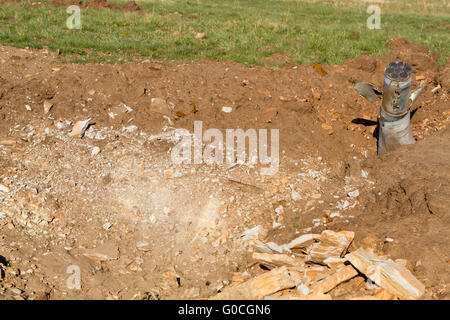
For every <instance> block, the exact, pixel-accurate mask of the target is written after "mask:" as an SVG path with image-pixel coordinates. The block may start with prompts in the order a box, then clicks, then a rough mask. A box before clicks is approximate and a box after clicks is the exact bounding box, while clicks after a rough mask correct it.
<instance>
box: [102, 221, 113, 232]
mask: <svg viewBox="0 0 450 320" xmlns="http://www.w3.org/2000/svg"><path fill="white" fill-rule="evenodd" d="M112 225H113V224H112V223H111V222H106V223H104V224H103V229H105V230H109V229H110V228H111V227H112Z"/></svg>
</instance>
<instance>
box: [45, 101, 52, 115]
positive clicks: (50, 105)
mask: <svg viewBox="0 0 450 320" xmlns="http://www.w3.org/2000/svg"><path fill="white" fill-rule="evenodd" d="M52 107H53V103H51V102H50V101H48V100H45V101H44V114H47V113H48V112H49V111H50V109H51V108H52Z"/></svg>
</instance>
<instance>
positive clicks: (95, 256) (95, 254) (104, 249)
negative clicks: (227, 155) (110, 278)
mask: <svg viewBox="0 0 450 320" xmlns="http://www.w3.org/2000/svg"><path fill="white" fill-rule="evenodd" d="M83 255H85V256H86V257H88V258H89V259H92V260H97V261H108V260H117V259H119V248H118V247H117V245H115V244H112V243H107V244H103V245H101V246H99V247H97V248H93V249H87V250H85V252H84V253H83Z"/></svg>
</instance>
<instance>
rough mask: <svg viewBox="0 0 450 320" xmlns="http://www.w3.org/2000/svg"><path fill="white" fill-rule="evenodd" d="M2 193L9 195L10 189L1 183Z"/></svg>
mask: <svg viewBox="0 0 450 320" xmlns="http://www.w3.org/2000/svg"><path fill="white" fill-rule="evenodd" d="M0 191H1V192H4V193H9V191H10V190H9V188H8V187H7V186H5V185H4V184H1V183H0Z"/></svg>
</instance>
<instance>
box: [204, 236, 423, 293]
mask: <svg viewBox="0 0 450 320" xmlns="http://www.w3.org/2000/svg"><path fill="white" fill-rule="evenodd" d="M353 238H354V232H350V231H340V232H334V231H331V230H325V231H323V232H322V233H321V234H306V235H302V236H300V237H298V238H296V239H294V240H292V241H291V242H289V243H287V244H284V245H277V244H276V243H273V242H268V243H263V242H261V241H259V240H254V242H253V243H254V246H255V252H254V253H253V259H254V260H255V264H259V265H260V266H261V267H263V268H264V270H268V271H267V272H264V273H262V274H260V275H258V276H256V277H253V278H251V279H249V280H246V281H244V280H241V281H233V283H232V284H231V285H230V286H228V287H226V288H225V289H223V291H222V292H220V293H218V294H217V295H216V296H214V297H213V298H212V299H219V300H222V299H224V300H251V299H265V300H271V299H272V300H274V299H299V300H331V299H332V294H331V293H332V292H333V290H336V288H337V287H339V286H343V284H344V283H348V282H349V281H350V280H359V284H361V283H362V284H363V285H365V286H366V287H370V290H366V291H368V292H370V293H371V294H364V292H362V290H358V291H357V292H351V293H350V295H347V296H346V297H345V298H348V299H358V300H359V299H376V300H378V299H380V300H387V299H389V300H395V299H419V298H420V297H422V296H423V295H424V293H425V286H424V285H423V284H422V283H421V282H420V281H419V280H417V279H416V278H415V277H414V275H413V274H412V273H411V272H410V271H409V270H408V269H407V268H406V266H405V265H406V263H404V261H402V260H397V261H398V262H394V261H392V260H391V259H388V258H387V257H382V256H379V255H377V254H376V253H374V252H373V251H372V250H365V249H364V248H359V249H358V250H355V251H352V252H348V249H349V246H350V244H351V243H352V241H353ZM356 282H358V281H356Z"/></svg>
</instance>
